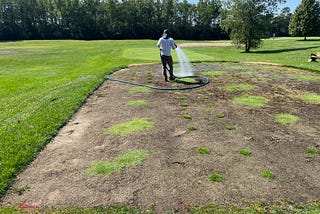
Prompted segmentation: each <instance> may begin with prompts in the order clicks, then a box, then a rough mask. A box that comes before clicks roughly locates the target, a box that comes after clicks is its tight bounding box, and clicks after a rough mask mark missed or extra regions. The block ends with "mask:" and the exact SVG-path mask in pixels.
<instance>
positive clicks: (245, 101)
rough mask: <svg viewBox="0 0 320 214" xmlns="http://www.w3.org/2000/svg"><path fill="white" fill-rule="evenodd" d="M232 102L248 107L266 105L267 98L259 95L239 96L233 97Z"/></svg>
mask: <svg viewBox="0 0 320 214" xmlns="http://www.w3.org/2000/svg"><path fill="white" fill-rule="evenodd" d="M233 102H235V103H239V104H241V105H246V106H250V107H262V106H264V105H266V104H267V103H268V102H269V100H268V99H267V98H264V97H260V96H240V97H235V98H233Z"/></svg>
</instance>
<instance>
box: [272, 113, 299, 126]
mask: <svg viewBox="0 0 320 214" xmlns="http://www.w3.org/2000/svg"><path fill="white" fill-rule="evenodd" d="M299 119H300V118H299V117H298V116H295V115H292V114H277V115H276V121H277V123H280V124H283V125H288V124H292V123H295V122H297V121H298V120H299Z"/></svg>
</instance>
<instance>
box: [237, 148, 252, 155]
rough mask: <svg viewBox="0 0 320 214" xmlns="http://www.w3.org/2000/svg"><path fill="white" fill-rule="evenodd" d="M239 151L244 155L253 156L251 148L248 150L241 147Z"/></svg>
mask: <svg viewBox="0 0 320 214" xmlns="http://www.w3.org/2000/svg"><path fill="white" fill-rule="evenodd" d="M239 153H240V154H241V155H244V156H251V151H249V150H247V149H241V150H240V151H239Z"/></svg>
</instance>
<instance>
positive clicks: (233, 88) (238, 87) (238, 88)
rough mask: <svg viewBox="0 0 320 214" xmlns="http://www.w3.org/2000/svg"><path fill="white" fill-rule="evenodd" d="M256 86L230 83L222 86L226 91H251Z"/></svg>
mask: <svg viewBox="0 0 320 214" xmlns="http://www.w3.org/2000/svg"><path fill="white" fill-rule="evenodd" d="M254 88H255V86H254V85H249V84H230V85H226V86H223V87H222V89H224V90H226V91H250V90H253V89H254Z"/></svg>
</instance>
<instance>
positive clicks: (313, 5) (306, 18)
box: [289, 0, 320, 40]
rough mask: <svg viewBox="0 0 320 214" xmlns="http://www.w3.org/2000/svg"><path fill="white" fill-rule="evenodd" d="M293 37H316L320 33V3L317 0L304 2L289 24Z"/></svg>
mask: <svg viewBox="0 0 320 214" xmlns="http://www.w3.org/2000/svg"><path fill="white" fill-rule="evenodd" d="M289 33H290V35H292V36H303V37H304V40H307V36H316V35H319V33H320V3H319V1H316V0H302V2H301V4H300V5H299V6H298V7H297V8H296V10H295V12H294V13H293V15H292V17H291V20H290V23H289Z"/></svg>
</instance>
